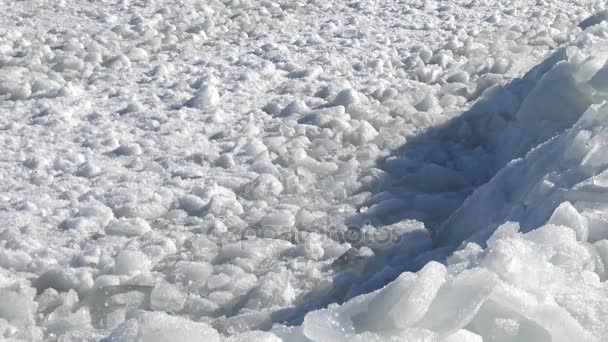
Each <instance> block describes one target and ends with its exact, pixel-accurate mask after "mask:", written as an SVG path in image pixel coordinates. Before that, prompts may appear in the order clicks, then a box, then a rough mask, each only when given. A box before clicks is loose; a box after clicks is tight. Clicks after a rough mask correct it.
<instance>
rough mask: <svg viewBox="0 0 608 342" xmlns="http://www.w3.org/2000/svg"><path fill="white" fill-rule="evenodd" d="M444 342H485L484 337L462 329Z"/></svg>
mask: <svg viewBox="0 0 608 342" xmlns="http://www.w3.org/2000/svg"><path fill="white" fill-rule="evenodd" d="M443 342H483V337H481V336H479V335H477V334H475V333H473V332H470V331H468V330H465V329H460V330H458V331H456V332H455V333H453V334H451V335H449V336H447V337H446V338H445V339H444V340H443Z"/></svg>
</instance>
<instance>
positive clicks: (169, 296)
mask: <svg viewBox="0 0 608 342" xmlns="http://www.w3.org/2000/svg"><path fill="white" fill-rule="evenodd" d="M185 301H186V295H185V294H184V293H183V292H182V291H180V289H179V288H178V287H177V286H175V285H173V284H170V283H167V282H160V283H158V284H156V286H154V288H153V289H152V292H151V293H150V308H151V309H152V310H155V311H165V312H173V313H176V312H178V311H180V310H181V308H182V307H183V306H184V302H185Z"/></svg>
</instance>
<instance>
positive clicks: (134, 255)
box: [115, 250, 150, 274]
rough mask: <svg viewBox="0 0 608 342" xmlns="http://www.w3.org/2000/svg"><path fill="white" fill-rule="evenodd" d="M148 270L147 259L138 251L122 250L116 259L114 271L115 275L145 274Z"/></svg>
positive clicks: (148, 263)
mask: <svg viewBox="0 0 608 342" xmlns="http://www.w3.org/2000/svg"><path fill="white" fill-rule="evenodd" d="M149 270H150V262H149V260H148V257H147V256H146V255H145V254H144V253H142V252H140V251H134V250H124V251H121V252H120V253H119V254H118V256H117V257H116V265H115V271H116V273H117V274H134V273H146V272H148V271H149Z"/></svg>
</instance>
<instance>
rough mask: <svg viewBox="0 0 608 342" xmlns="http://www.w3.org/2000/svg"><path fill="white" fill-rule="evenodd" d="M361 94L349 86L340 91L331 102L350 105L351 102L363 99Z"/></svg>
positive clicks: (337, 104) (335, 104)
mask: <svg viewBox="0 0 608 342" xmlns="http://www.w3.org/2000/svg"><path fill="white" fill-rule="evenodd" d="M361 96H362V95H361V94H360V93H359V92H357V91H356V90H354V89H352V88H349V89H344V90H342V91H340V92H339V93H338V94H337V95H336V97H335V98H334V99H333V101H332V102H331V104H332V105H333V106H344V107H348V106H349V105H351V104H354V103H359V102H360V101H361Z"/></svg>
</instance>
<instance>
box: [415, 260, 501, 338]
mask: <svg viewBox="0 0 608 342" xmlns="http://www.w3.org/2000/svg"><path fill="white" fill-rule="evenodd" d="M497 284H498V277H497V276H496V274H494V273H493V272H491V271H488V270H485V269H473V270H467V271H463V272H462V273H460V274H459V275H458V276H457V277H456V278H454V279H453V280H451V281H450V282H449V283H447V284H446V285H444V286H443V287H442V288H441V289H440V290H439V292H438V293H437V297H436V299H435V300H434V301H433V303H432V304H431V306H430V308H429V310H428V312H427V313H426V315H425V316H424V318H423V319H422V321H421V322H420V323H419V326H421V327H424V328H427V329H430V330H432V331H435V332H437V333H439V334H440V335H443V336H447V335H449V334H452V333H454V332H456V331H458V330H459V329H461V328H463V327H465V326H466V325H467V324H468V323H469V322H470V321H471V320H472V319H473V317H474V316H475V314H477V311H479V308H480V307H481V306H482V305H483V303H484V302H485V301H486V300H487V298H488V297H489V296H490V294H491V293H492V290H493V289H494V287H495V286H496V285H497Z"/></svg>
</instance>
